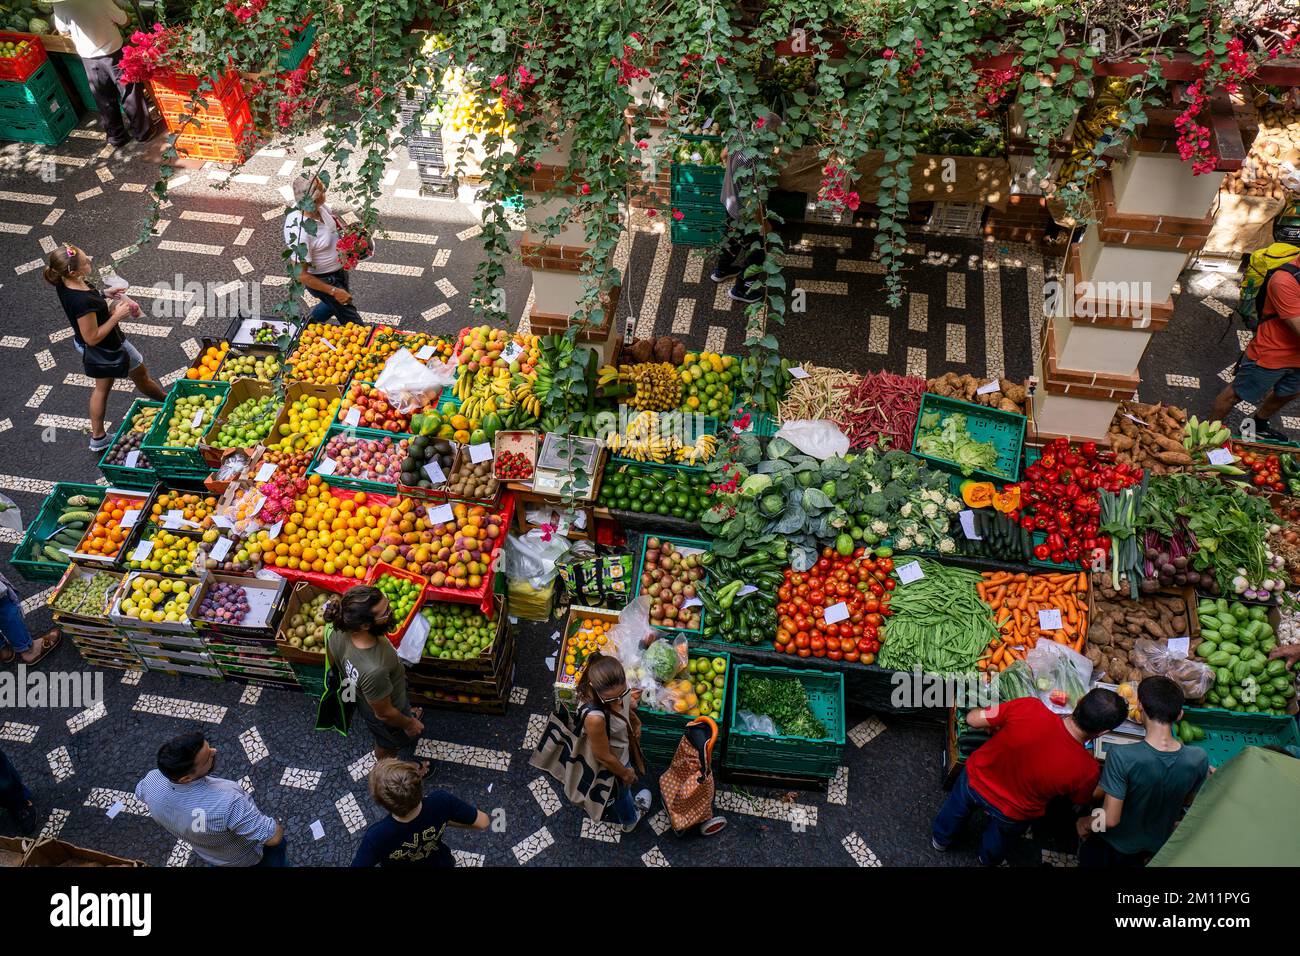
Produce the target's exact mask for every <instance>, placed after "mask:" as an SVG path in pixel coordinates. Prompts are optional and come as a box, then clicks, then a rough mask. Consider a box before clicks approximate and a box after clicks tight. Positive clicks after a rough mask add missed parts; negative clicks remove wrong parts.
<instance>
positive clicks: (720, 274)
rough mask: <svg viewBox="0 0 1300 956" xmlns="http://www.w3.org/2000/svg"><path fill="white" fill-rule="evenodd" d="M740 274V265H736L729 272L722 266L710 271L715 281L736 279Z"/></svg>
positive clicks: (710, 275)
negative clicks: (723, 269)
mask: <svg viewBox="0 0 1300 956" xmlns="http://www.w3.org/2000/svg"><path fill="white" fill-rule="evenodd" d="M738 275H740V266H736V267H735V268H733V269H731V270H730V271H728V272H724V271H722V269H721V268H717V269H714V270H713V271H712V272H710V273H709V278H710V279H712V280H713V281H714V282H726V281H727V280H728V279H734V278H736V276H738Z"/></svg>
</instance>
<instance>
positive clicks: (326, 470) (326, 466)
mask: <svg viewBox="0 0 1300 956" xmlns="http://www.w3.org/2000/svg"><path fill="white" fill-rule="evenodd" d="M337 467H338V465H337V464H336V463H335V461H334V459H333V458H326V459H325V460H324V461H322V462H321V463H320V464H319V465H317V466H316V474H318V475H324V476H326V477H327V478H328V477H329V476H330V475H332V474H334V469H335V468H337Z"/></svg>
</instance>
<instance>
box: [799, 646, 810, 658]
mask: <svg viewBox="0 0 1300 956" xmlns="http://www.w3.org/2000/svg"><path fill="white" fill-rule="evenodd" d="M796 653H798V655H799V656H800V657H811V656H812V651H810V650H808V648H806V647H801V648H799V650H798V651H797V652H796Z"/></svg>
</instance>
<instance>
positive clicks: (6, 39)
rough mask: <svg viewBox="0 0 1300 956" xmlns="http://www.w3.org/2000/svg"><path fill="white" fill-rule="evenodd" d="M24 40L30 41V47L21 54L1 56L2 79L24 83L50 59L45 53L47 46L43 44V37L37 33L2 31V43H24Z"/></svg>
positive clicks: (0, 76) (0, 33) (0, 70)
mask: <svg viewBox="0 0 1300 956" xmlns="http://www.w3.org/2000/svg"><path fill="white" fill-rule="evenodd" d="M24 40H26V41H27V42H28V47H27V49H26V50H24V51H23V52H22V53H21V54H20V55H18V56H6V57H0V80H11V81H16V82H18V83H22V82H23V81H24V80H26V79H27V78H28V77H29V76H31V75H32V74H33V73H35V72H36V71H37V70H39V69H40V68H41V64H42V63H44V62H45V61H46V60H48V59H49V57H48V56H46V55H45V47H43V46H42V45H41V38H40V37H38V36H37V35H36V34H34V33H3V32H0V43H22V42H23V41H24Z"/></svg>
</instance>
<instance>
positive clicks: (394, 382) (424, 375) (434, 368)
mask: <svg viewBox="0 0 1300 956" xmlns="http://www.w3.org/2000/svg"><path fill="white" fill-rule="evenodd" d="M455 380H456V375H455V372H454V370H452V368H451V367H450V366H448V365H444V364H443V363H441V362H432V363H430V364H429V365H425V364H424V363H423V362H421V361H420V360H419V359H417V358H416V357H415V356H414V355H412V354H411V352H410V351H409V350H408V349H398V350H397V351H396V352H395V353H394V354H393V356H392V357H391V358H389V360H388V361H387V362H385V363H384V369H383V371H381V372H380V373H379V376H378V378H376V380H375V388H377V389H379V391H381V392H383V393H384V395H385V397H387V399H388V404H389V405H391V406H393V408H395V409H396V410H397V411H399V412H401V413H402V414H404V415H407V414H410V413H412V412H418V411H419V410H420V409H421V408H424V406H426V405H428V404H429V403H431V402H434V401H437V398H438V395H439V393H441V392H442V390H443V389H444V388H446V387H447V386H448V385H450V384H452V382H454V381H455Z"/></svg>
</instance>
